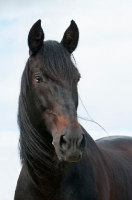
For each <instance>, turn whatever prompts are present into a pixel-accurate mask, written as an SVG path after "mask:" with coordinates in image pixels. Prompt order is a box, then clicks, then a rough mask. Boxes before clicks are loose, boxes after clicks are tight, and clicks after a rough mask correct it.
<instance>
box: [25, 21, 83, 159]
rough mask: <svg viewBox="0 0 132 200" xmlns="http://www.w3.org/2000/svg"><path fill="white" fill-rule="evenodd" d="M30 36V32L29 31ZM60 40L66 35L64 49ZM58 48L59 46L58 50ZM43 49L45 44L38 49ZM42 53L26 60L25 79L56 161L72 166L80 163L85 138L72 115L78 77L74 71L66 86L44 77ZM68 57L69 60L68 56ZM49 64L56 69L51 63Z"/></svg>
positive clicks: (75, 100)
mask: <svg viewBox="0 0 132 200" xmlns="http://www.w3.org/2000/svg"><path fill="white" fill-rule="evenodd" d="M74 26H75V24H74ZM74 28H75V27H74ZM67 30H68V29H67ZM37 31H38V29H37ZM40 32H42V31H39V33H40ZM31 33H32V31H31V30H30V34H31ZM30 34H29V36H30ZM75 35H76V34H75ZM64 38H67V35H66V34H64V37H63V40H62V42H61V43H62V44H65V45H67V44H68V42H66V41H65V39H64ZM29 41H30V39H29ZM72 42H73V41H72ZM72 42H70V43H69V44H70V45H71V46H70V47H69V52H70V53H71V52H72V50H73V49H74V48H75V46H74V45H73V44H75V45H76V43H75V41H74V42H73V43H72ZM62 44H59V45H60V46H62ZM39 45H40V43H39ZM40 46H41V45H40ZM44 48H45V44H44V47H42V49H44ZM62 48H63V47H62ZM35 49H37V48H35ZM63 49H64V48H63ZM66 49H67V50H68V46H66ZM30 50H31V51H32V52H33V48H30ZM65 51H66V50H65ZM42 52H43V51H39V52H38V53H37V55H36V51H35V55H32V56H31V57H30V59H29V77H30V78H29V79H30V84H31V91H32V97H33V101H34V102H35V106H36V108H37V112H38V113H39V117H40V121H41V123H43V124H44V126H45V127H46V128H47V130H48V132H49V133H50V134H51V135H52V137H53V142H52V144H53V146H54V148H55V152H56V154H57V156H58V159H59V160H60V161H62V160H63V161H66V162H76V161H78V160H80V158H81V156H82V151H83V149H84V148H85V145H86V139H85V135H84V133H83V131H82V129H81V127H80V125H79V123H78V120H77V112H76V109H77V106H78V94H77V83H78V80H79V76H80V75H79V73H78V70H77V69H76V68H75V67H74V70H73V75H72V76H71V84H68V82H66V81H65V84H64V83H63V84H62V82H60V81H57V80H53V79H52V78H51V77H50V76H47V74H46V73H45V70H44V68H45V64H44V65H43V62H42V60H44V61H45V60H46V59H47V57H46V55H45V56H44V58H43V59H41V58H42V57H43V53H42ZM55 52H56V51H55ZM58 54H59V52H58ZM68 55H69V60H70V54H68ZM58 59H59V57H58ZM69 62H71V61H69ZM52 64H53V65H56V63H53V61H52ZM65 67H67V66H65ZM58 73H59V72H58ZM60 78H62V77H60ZM37 116H38V115H37ZM36 120H37V119H36Z"/></svg>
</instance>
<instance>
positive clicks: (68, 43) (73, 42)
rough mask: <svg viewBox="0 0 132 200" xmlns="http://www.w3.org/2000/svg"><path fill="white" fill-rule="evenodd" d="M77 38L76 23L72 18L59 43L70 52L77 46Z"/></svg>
mask: <svg viewBox="0 0 132 200" xmlns="http://www.w3.org/2000/svg"><path fill="white" fill-rule="evenodd" d="M78 40H79V30H78V27H77V25H76V23H75V22H74V21H73V20H72V21H71V24H70V26H69V27H68V28H67V30H66V31H65V33H64V36H63V39H62V41H61V44H62V45H63V46H64V47H65V49H66V50H67V51H68V52H69V53H72V52H73V51H74V50H75V49H76V47H77V44H78Z"/></svg>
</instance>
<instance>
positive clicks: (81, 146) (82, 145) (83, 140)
mask: <svg viewBox="0 0 132 200" xmlns="http://www.w3.org/2000/svg"><path fill="white" fill-rule="evenodd" d="M82 137H83V138H81V140H79V141H78V147H79V149H81V150H84V148H85V147H86V138H85V135H84V134H82Z"/></svg>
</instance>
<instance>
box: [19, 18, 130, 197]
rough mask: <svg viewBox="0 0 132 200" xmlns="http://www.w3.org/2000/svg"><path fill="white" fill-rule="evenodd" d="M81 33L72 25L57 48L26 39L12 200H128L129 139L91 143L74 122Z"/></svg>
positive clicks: (39, 36) (36, 29) (33, 35)
mask: <svg viewBox="0 0 132 200" xmlns="http://www.w3.org/2000/svg"><path fill="white" fill-rule="evenodd" d="M78 39H79V31H78V27H77V25H76V23H75V22H74V21H73V20H72V21H71V24H70V26H69V27H68V29H67V30H66V31H65V33H64V36H63V39H62V41H61V42H60V43H58V42H56V41H46V42H43V40H44V33H43V30H42V28H41V21H40V20H38V21H37V22H36V23H35V24H34V25H33V27H32V28H31V30H30V32H29V36H28V45H29V52H30V57H29V59H28V61H27V64H26V67H25V69H24V72H23V75H22V81H21V92H20V97H19V112H18V123H19V127H20V157H21V161H22V165H23V166H22V170H21V173H20V176H19V179H18V183H17V187H16V191H15V200H132V138H131V137H107V138H103V139H100V140H97V141H94V140H93V139H92V138H91V137H90V135H89V134H88V133H87V132H86V131H85V129H84V128H83V127H82V126H81V125H80V124H79V123H78V119H77V107H78V93H77V84H78V81H79V79H80V74H79V72H78V69H77V68H76V67H75V65H74V63H73V61H72V56H71V54H72V52H73V51H74V50H75V49H76V47H77V44H78Z"/></svg>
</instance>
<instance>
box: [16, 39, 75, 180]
mask: <svg viewBox="0 0 132 200" xmlns="http://www.w3.org/2000/svg"><path fill="white" fill-rule="evenodd" d="M35 56H36V59H37V61H38V65H39V66H40V68H41V70H42V72H43V73H44V74H45V75H46V76H48V77H49V78H50V79H52V80H54V81H57V82H59V83H60V84H64V83H68V85H71V83H72V80H73V78H74V75H75V76H76V75H77V72H78V70H77V68H76V67H75V66H74V64H73V62H72V60H71V58H70V54H69V53H68V52H67V51H66V50H65V49H64V48H63V46H62V45H61V44H59V43H58V42H56V41H46V42H44V46H43V47H42V48H41V49H40V51H39V52H38V54H37V55H35ZM31 65H34V63H32V62H31V61H30V58H29V59H28V61H27V63H26V66H25V69H24V71H23V74H22V79H21V90H20V96H19V108H18V125H19V129H20V138H19V149H20V159H21V162H22V164H24V165H25V166H26V168H27V172H28V173H29V175H31V174H32V172H33V173H35V174H37V175H39V171H40V170H42V169H43V166H45V167H46V168H47V169H48V170H50V171H52V170H54V169H55V168H56V167H57V166H58V163H57V157H56V154H55V150H54V147H53V146H52V137H51V135H50V134H49V133H48V132H47V131H46V129H45V133H44V134H43V135H44V137H43V135H42V133H41V132H39V131H37V130H36V128H35V127H34V124H33V123H32V122H31V119H30V114H31V113H30V111H31V109H30V108H31V107H32V106H31V105H32V98H31V99H30V96H31V87H30V80H29V70H30V66H31ZM32 67H33V66H32ZM33 109H34V108H33ZM31 112H32V111H31ZM49 144H50V145H49ZM31 176H32V175H31Z"/></svg>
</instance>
